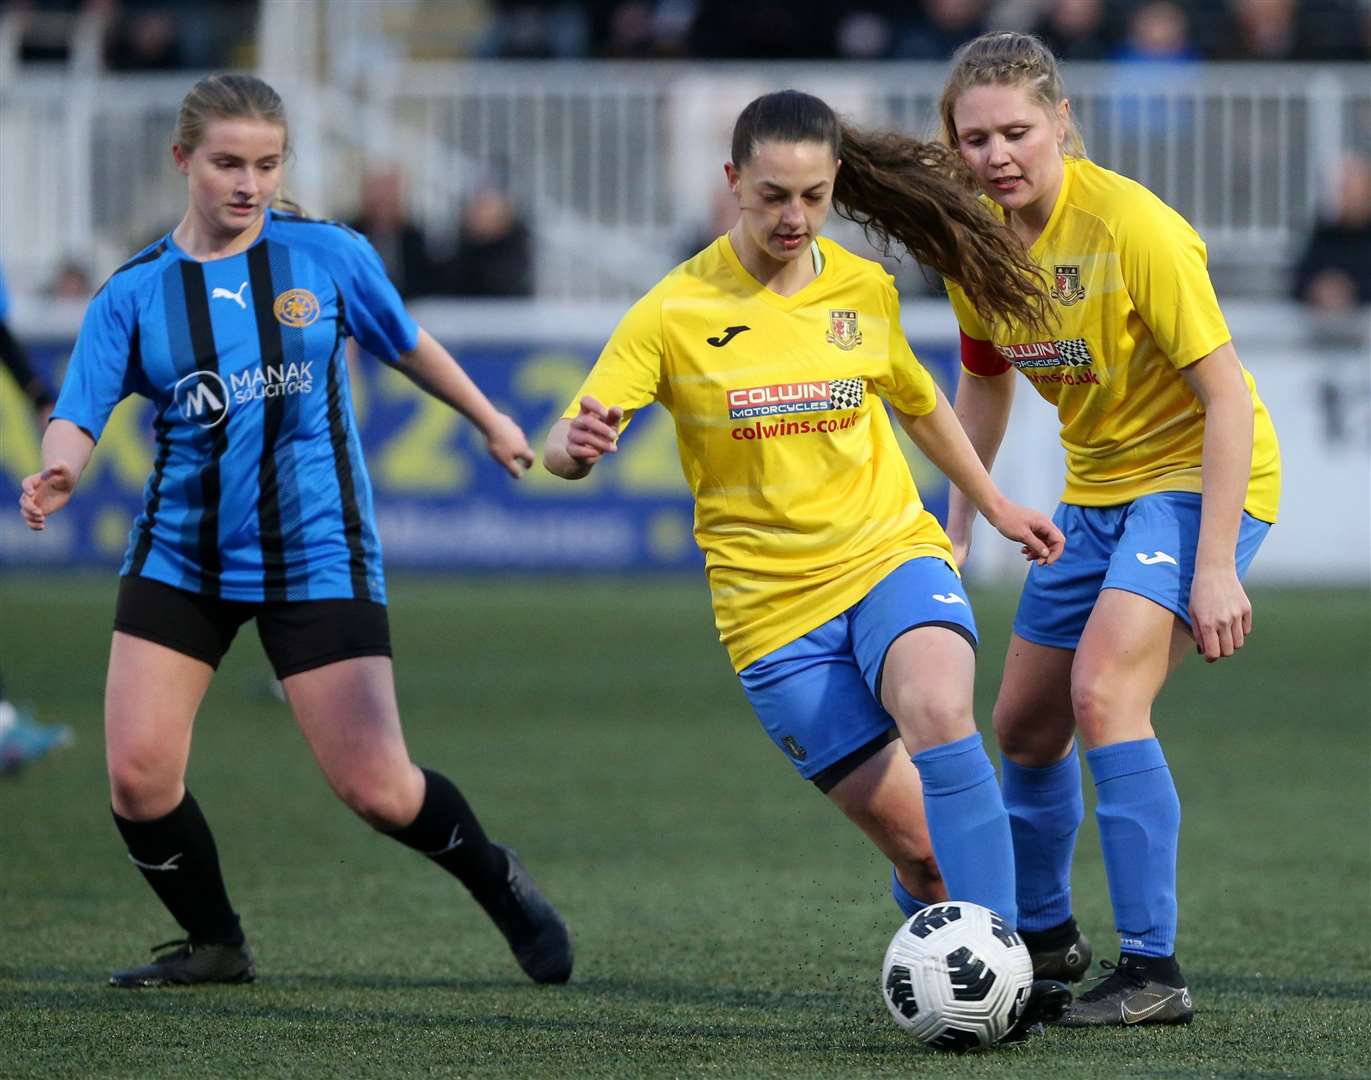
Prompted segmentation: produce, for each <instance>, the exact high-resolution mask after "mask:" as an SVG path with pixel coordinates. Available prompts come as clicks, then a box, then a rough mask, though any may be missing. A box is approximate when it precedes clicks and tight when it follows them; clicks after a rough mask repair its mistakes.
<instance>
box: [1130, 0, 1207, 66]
mask: <svg viewBox="0 0 1371 1080" xmlns="http://www.w3.org/2000/svg"><path fill="white" fill-rule="evenodd" d="M1199 58H1200V55H1199V52H1198V51H1197V50H1196V49H1195V47H1194V45H1193V44H1191V41H1190V22H1189V20H1188V19H1187V18H1186V14H1185V10H1184V9H1183V8H1182V7H1181V6H1180V5H1179V4H1176V3H1172V0H1150V2H1149V3H1146V4H1143V5H1142V6H1141V7H1139V8H1138V9H1137V10H1136V11H1134V12H1133V14H1132V16H1131V17H1130V18H1129V20H1128V35H1127V37H1126V38H1125V39H1124V43H1123V45H1122V46H1121V47H1120V48H1119V49H1117V50H1116V51H1115V53H1114V59H1116V60H1121V61H1124V62H1126V63H1144V64H1168V65H1169V64H1184V65H1189V64H1192V63H1193V62H1194V61H1196V60H1198V59H1199Z"/></svg>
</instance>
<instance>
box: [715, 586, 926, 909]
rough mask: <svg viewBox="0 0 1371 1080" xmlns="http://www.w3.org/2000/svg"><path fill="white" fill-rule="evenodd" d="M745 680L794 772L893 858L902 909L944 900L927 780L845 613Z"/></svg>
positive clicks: (758, 665) (757, 665)
mask: <svg viewBox="0 0 1371 1080" xmlns="http://www.w3.org/2000/svg"><path fill="white" fill-rule="evenodd" d="M738 677H739V679H740V680H741V682H742V685H743V690H744V691H745V692H746V694H747V698H748V701H749V703H750V704H751V705H752V709H753V711H754V712H755V713H756V715H757V719H758V720H760V721H761V724H762V727H763V728H764V729H765V730H766V733H767V735H768V736H770V738H771V740H772V742H774V743H775V744H776V747H777V749H779V750H780V751H781V752H782V753H784V754H785V755H786V757H787V758H788V759H789V760H790V763H791V764H792V765H793V766H794V768H795V771H796V772H798V773H799V774H800V776H802V777H803V778H804V779H806V780H809V781H810V782H812V783H813V784H814V786H815V787H817V788H818V789H819V791H821V792H823V793H824V794H825V795H827V796H828V798H829V799H830V800H832V802H833V804H834V805H835V806H837V807H838V809H840V810H841V811H842V812H843V813H844V814H845V815H846V816H847V817H848V818H849V819H850V820H851V821H852V822H853V823H854V824H855V825H856V826H857V827H858V828H860V829H861V830H862V832H864V833H865V834H866V835H867V836H868V837H869V838H870V839H871V841H872V842H873V843H874V844H875V845H876V847H877V848H878V849H880V851H881V852H882V853H883V854H884V855H885V856H886V857H887V858H888V859H890V861H891V864H892V867H893V869H892V873H891V892H892V895H893V896H894V899H895V902H896V904H897V905H898V906H899V908H900V910H901V911H902V912H903V913H904V914H906V915H912V914H913V913H914V912H915V911H917V910H918V909H919V908H921V907H923V906H925V905H926V904H928V903H931V902H933V901H936V900H942V899H945V898H946V895H947V894H946V891H945V890H944V888H943V883H942V879H941V876H940V875H939V873H938V869H937V863H936V862H935V860H934V858H933V847H932V844H931V843H930V841H929V838H928V829H927V826H926V824H925V821H924V810H923V796H922V788H921V785H920V784H919V774H918V772H917V771H916V770H915V768H914V766H913V764H912V763H911V762H910V760H909V755H908V752H907V751H906V750H905V749H904V746H903V744H902V743H901V742H900V741H899V734H898V731H897V730H896V728H895V722H894V720H893V719H891V717H890V714H889V713H887V712H886V711H885V710H884V709H882V708H881V706H880V704H879V703H878V702H877V700H876V698H875V697H874V696H873V695H872V693H871V690H870V688H869V687H868V686H867V684H866V681H865V680H864V678H863V676H862V672H861V669H860V668H859V667H858V665H857V663H856V661H855V659H854V658H853V656H852V649H851V642H850V638H849V633H848V616H847V614H846V613H844V614H843V615H839V616H836V617H835V618H833V619H830V620H829V621H828V622H827V623H824V624H823V625H822V626H819V627H816V628H815V629H814V630H812V631H810V632H809V633H808V634H805V635H804V636H803V637H801V638H798V639H796V640H795V641H792V642H790V643H788V644H786V645H783V646H781V647H780V648H779V649H776V650H774V651H773V652H771V653H769V654H767V655H766V656H763V657H762V658H760V659H759V660H756V661H754V662H753V663H751V664H749V665H748V666H747V667H745V668H744V669H743V670H742V671H740V672H739V673H738Z"/></svg>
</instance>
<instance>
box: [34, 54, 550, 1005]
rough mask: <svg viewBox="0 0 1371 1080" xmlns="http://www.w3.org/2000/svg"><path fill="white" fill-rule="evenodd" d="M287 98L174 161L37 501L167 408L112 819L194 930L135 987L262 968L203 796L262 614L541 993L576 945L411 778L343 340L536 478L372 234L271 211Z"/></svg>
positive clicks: (240, 94)
mask: <svg viewBox="0 0 1371 1080" xmlns="http://www.w3.org/2000/svg"><path fill="white" fill-rule="evenodd" d="M288 147H289V142H288V129H287V125H286V118H285V112H284V108H283V106H282V103H281V99H280V98H279V97H278V96H277V94H276V93H275V91H273V90H272V89H271V88H270V87H269V86H267V85H266V84H265V83H264V82H262V81H261V80H259V79H256V78H253V77H251V76H246V75H214V76H210V77H209V78H207V79H204V80H202V81H201V82H199V83H197V84H196V85H195V86H194V87H193V88H192V89H191V90H190V92H189V93H188V94H187V95H186V97H185V100H184V101H183V102H182V105H181V110H180V115H179V118H178V122H177V131H176V135H175V140H174V144H173V147H172V153H173V157H174V159H175V162H176V166H177V168H178V169H179V170H180V171H181V172H182V173H183V174H184V175H185V176H186V180H187V186H188V192H189V200H188V202H189V205H188V208H187V210H186V214H185V216H184V218H183V219H182V220H181V223H180V224H179V225H177V226H176V228H175V229H174V230H172V232H171V233H169V234H168V235H167V236H165V237H163V238H162V239H161V240H159V241H157V242H156V243H155V244H153V245H151V246H150V247H148V248H147V249H145V250H144V251H142V252H140V253H139V254H138V255H137V256H136V257H134V258H133V259H131V260H130V261H129V262H127V263H125V264H124V265H123V266H122V267H120V268H119V269H118V270H117V271H115V273H114V275H113V276H112V277H111V278H110V279H109V280H108V281H107V282H106V283H105V285H104V287H103V288H102V289H101V290H100V292H99V293H98V294H97V295H96V297H95V299H94V300H93V301H92V302H91V305H90V309H89V310H88V312H87V314H86V318H85V321H84V323H83V325H82V328H81V334H80V337H79V339H78V341H77V343H76V348H75V351H74V352H73V353H72V357H71V361H70V364H69V366H68V369H67V374H66V379H65V381H64V383H63V385H62V389H61V392H60V394H59V397H58V401H57V406H56V408H55V410H54V413H53V419H52V422H51V424H50V425H49V427H48V430H47V433H46V435H45V437H44V440H43V465H44V468H43V471H42V472H41V473H38V474H35V475H34V476H30V477H28V478H27V479H25V481H24V483H23V495H22V497H21V500H20V505H21V509H22V512H23V515H24V517H25V520H26V521H27V523H28V524H29V526H30V527H31V528H34V529H41V528H43V525H44V522H45V519H46V517H47V515H49V514H51V513H53V512H55V511H57V510H59V509H61V507H62V506H64V505H65V504H66V502H67V500H68V499H69V498H70V496H71V494H72V491H73V489H74V488H75V487H76V485H77V482H78V481H79V480H80V477H81V472H82V470H83V469H84V468H85V466H86V464H87V462H88V461H89V459H90V456H91V452H92V450H93V449H94V447H95V443H96V441H97V440H98V439H99V437H100V433H101V430H102V429H103V427H104V425H105V422H106V421H107V419H108V418H109V415H110V412H111V411H112V410H113V408H114V407H115V405H116V404H118V402H119V401H120V400H121V399H122V398H124V397H125V396H127V395H128V394H130V393H140V394H143V395H144V396H146V397H148V398H150V399H151V400H152V401H153V402H154V404H155V405H156V407H157V413H156V420H155V422H154V427H155V431H156V444H157V451H156V461H155V465H154V468H153V473H152V476H151V477H150V479H149V480H148V483H147V487H146V492H145V505H144V508H143V512H142V513H141V514H140V515H139V517H138V519H137V520H136V521H135V523H134V526H133V530H132V532H131V535H130V542H129V548H128V552H127V554H126V555H125V558H124V564H123V568H122V570H121V571H120V573H121V575H122V577H121V582H120V589H119V599H118V605H117V610H116V614H115V624H114V625H115V632H114V639H113V644H112V647H111V650H110V663H109V674H108V681H107V684H106V691H105V730H106V750H107V758H108V769H109V777H110V788H111V795H112V803H113V811H114V820H115V824H116V825H117V826H118V828H119V832H120V834H121V835H122V836H123V838H124V841H125V843H126V844H127V846H128V849H129V857H130V858H131V859H132V860H133V862H134V863H135V865H137V866H138V867H139V868H140V869H141V870H142V872H143V874H144V876H145V877H146V879H147V881H148V883H149V884H150V885H151V886H152V888H153V890H154V891H155V892H156V893H157V896H158V898H159V899H160V900H161V901H162V902H163V904H165V905H166V907H167V909H168V910H169V911H170V912H171V914H172V916H173V917H174V918H175V919H176V921H177V922H179V923H180V924H181V926H182V927H183V928H184V930H185V932H186V940H185V941H184V942H178V943H176V944H178V945H179V946H180V947H179V948H178V949H176V950H175V951H174V952H171V953H163V954H162V955H160V956H159V957H158V958H157V959H156V960H155V961H154V962H152V963H150V964H148V965H146V966H143V967H138V968H134V969H132V970H129V971H120V972H116V973H115V974H114V975H113V976H112V978H111V982H112V983H113V984H114V985H116V986H122V987H147V986H163V985H170V984H186V983H200V982H246V981H249V980H251V979H252V978H253V977H254V975H255V968H254V964H253V960H252V956H251V953H250V952H249V950H248V947H247V944H246V940H245V937H244V935H243V932H242V929H241V928H240V925H239V919H238V916H237V914H236V913H235V911H234V909H233V907H232V906H231V905H230V903H229V898H228V893H227V890H226V888H225V886H224V882H223V879H222V876H221V874H220V869H219V861H218V856H217V853H216V849H215V844H214V839H213V837H212V835H211V833H210V830H209V826H208V824H207V823H206V821H205V818H204V816H203V815H202V814H201V812H200V809H199V807H198V805H197V804H196V802H195V799H194V798H193V797H192V796H191V794H190V792H189V791H187V790H186V787H185V783H184V777H185V770H186V763H187V759H188V757H189V753H190V741H191V727H192V723H193V721H194V717H195V713H196V710H197V708H198V707H199V704H200V701H201V699H202V698H203V696H204V694H205V691H206V689H207V688H208V686H209V682H210V679H211V678H212V676H213V674H214V670H215V668H216V667H217V666H218V663H219V661H220V659H221V658H222V656H223V654H224V653H225V652H226V651H227V649H228V647H229V644H230V642H231V641H232V639H233V637H234V634H235V633H236V631H237V630H238V628H239V627H240V626H241V625H242V624H243V623H245V622H246V621H248V620H249V619H254V618H255V619H256V621H257V631H258V634H259V636H260V637H261V639H262V643H263V646H264V647H265V649H266V652H267V655H268V657H269V659H270V660H271V662H272V665H273V667H274V668H275V671H276V674H277V677H278V678H280V679H281V681H282V684H283V687H284V690H285V694H286V698H287V700H288V702H289V704H290V707H291V709H292V711H293V712H294V715H295V719H296V721H297V723H298V724H299V725H300V729H301V731H302V732H303V734H304V736H305V739H306V740H307V742H308V743H309V746H310V749H311V750H312V751H313V753H314V756H315V758H316V760H317V761H318V763H319V766H320V768H321V769H322V770H323V772H324V775H325V777H326V778H327V780H328V782H329V784H330V786H331V787H332V788H333V790H334V791H335V792H336V793H337V794H338V796H339V797H340V798H341V799H342V800H343V801H344V802H345V803H347V805H348V806H350V807H351V808H352V809H353V810H354V811H355V812H356V813H357V814H358V815H360V816H361V817H362V818H363V819H364V820H366V821H367V822H368V823H369V824H370V825H372V826H373V827H374V828H376V829H378V830H380V831H381V832H384V833H386V834H387V835H390V836H392V837H394V838H395V839H396V840H399V841H400V842H401V843H403V844H405V845H407V846H408V847H411V848H414V849H415V850H417V851H419V852H422V853H423V854H425V855H427V856H429V857H430V858H431V859H432V860H433V861H434V862H436V863H437V864H438V865H439V866H441V867H442V868H443V869H445V870H447V871H448V872H449V873H451V874H453V875H454V876H455V877H457V878H458V879H459V880H460V881H461V882H462V884H464V885H465V886H466V887H467V888H468V889H469V890H470V891H471V893H472V895H473V896H474V897H475V898H476V900H477V901H478V902H479V903H480V905H481V906H482V907H483V908H484V909H485V911H486V912H487V913H488V914H489V915H490V917H491V918H492V920H493V921H494V922H495V924H496V925H497V926H498V927H499V928H500V930H501V932H502V933H503V934H504V936H505V938H506V940H507V941H508V942H509V945H510V947H511V949H512V950H513V951H514V954H515V956H516V958H517V959H518V961H519V964H520V966H521V967H523V969H524V971H525V972H526V973H527V974H528V975H529V976H530V977H531V978H533V979H534V980H536V981H538V982H564V981H565V980H566V979H567V978H568V977H569V976H570V973H571V964H572V951H571V941H570V937H569V936H568V934H567V930H566V925H565V923H564V922H563V921H562V919H561V917H560V915H558V913H557V911H556V910H555V909H554V908H553V907H552V905H551V904H549V903H548V902H547V900H546V899H545V898H544V897H543V896H542V895H541V894H540V893H539V892H538V890H537V889H536V887H535V886H534V884H533V882H532V880H531V878H530V877H529V876H528V873H527V871H525V870H524V869H523V867H522V865H521V864H520V863H519V861H518V860H517V859H516V858H515V857H514V855H513V853H512V852H510V851H509V850H508V849H507V848H504V847H502V846H501V845H499V844H496V843H494V842H492V841H490V840H489V839H488V838H487V837H486V834H485V832H484V830H483V829H482V827H481V824H480V823H479V822H478V821H477V819H476V816H475V815H474V813H473V812H472V810H471V808H470V807H469V806H468V805H467V803H466V800H465V799H464V798H463V797H462V795H461V793H460V792H459V791H458V789H457V788H456V787H455V786H454V785H453V784H452V782H451V781H449V780H448V779H447V778H445V777H444V776H442V775H441V774H440V773H437V772H434V771H431V770H428V769H420V768H418V767H417V766H415V765H414V764H413V763H412V762H411V761H410V759H409V754H408V751H407V750H406V748H405V741H404V736H403V733H402V731H401V727H400V718H399V712H398V709H397V706H396V701H395V685H394V676H393V673H392V668H391V660H390V654H391V653H390V634H389V627H388V623H387V619H386V607H385V603H386V593H385V583H384V579H383V576H382V571H381V552H380V545H379V543H378V541H377V535H376V526H375V523H374V521H373V512H372V501H371V488H370V482H369V480H368V478H367V472H366V466H365V464H364V462H363V460H362V453H361V446H360V442H359V439H358V435H357V427H356V422H355V420H354V418H353V414H352V407H351V401H350V397H349V391H348V372H347V365H346V361H345V358H344V352H345V350H344V339H345V338H347V337H353V338H355V339H356V340H357V341H358V343H359V344H360V345H362V346H363V347H364V348H365V349H366V350H367V351H368V352H370V353H371V354H373V355H374V356H377V357H379V358H381V359H382V360H384V361H386V362H387V363H390V364H393V365H394V366H395V367H397V368H398V369H399V370H401V371H403V372H404V373H405V374H406V375H407V376H408V377H409V378H411V379H412V380H413V381H414V382H415V383H416V384H418V385H419V386H420V387H421V388H422V389H424V390H425V391H426V392H428V393H429V394H432V395H433V396H434V397H436V398H438V399H439V400H440V401H443V402H445V403H446V404H448V405H450V406H452V407H453V408H454V409H456V410H458V411H459V412H461V413H462V414H463V415H465V416H466V417H467V418H468V419H469V420H471V422H472V423H473V424H475V425H476V426H477V427H478V428H479V429H480V431H481V433H482V434H483V435H484V437H485V439H486V444H487V448H488V450H489V451H490V454H491V456H492V457H493V458H494V459H495V460H496V461H498V462H499V463H500V464H501V465H502V466H503V467H504V468H505V469H506V470H507V471H508V472H509V473H510V475H511V476H514V477H518V476H520V475H521V474H522V472H523V470H524V468H525V467H527V466H528V465H529V464H531V463H532V460H533V457H532V452H531V451H530V449H529V446H528V442H527V440H526V439H525V437H524V433H523V432H522V431H521V430H520V429H519V427H518V425H517V424H516V423H515V422H514V421H513V420H511V419H510V418H509V417H508V416H505V415H503V414H501V413H499V412H497V411H496V410H495V408H494V407H493V406H492V405H491V404H490V402H489V401H488V400H487V399H486V397H485V395H483V394H482V393H481V391H480V390H479V389H478V388H477V387H476V385H475V384H474V383H473V382H472V381H471V379H470V378H468V377H467V375H466V374H465V373H464V372H463V371H462V369H461V368H460V367H459V366H458V365H457V363H456V362H455V361H454V360H453V359H452V357H451V356H450V355H449V354H448V353H447V351H446V350H445V349H443V347H442V346H441V345H439V344H438V343H437V342H436V341H434V340H433V338H431V337H430V336H429V335H428V334H427V333H425V332H424V331H423V330H422V329H420V328H419V327H418V326H417V325H416V324H415V323H414V321H413V320H412V319H411V318H410V316H409V315H408V314H407V313H406V311H405V309H404V307H403V305H402V304H401V302H400V299H399V296H398V295H397V294H396V292H395V289H394V288H393V287H392V286H391V284H390V282H389V281H388V280H387V279H386V276H385V272H384V270H383V269H382V267H381V262H380V259H379V258H378V257H377V255H376V253H375V251H374V250H373V249H372V248H371V246H370V245H369V244H368V243H367V242H366V240H365V239H364V238H363V237H361V236H360V235H359V234H357V233H355V232H353V231H352V230H350V229H348V228H346V227H344V226H341V225H338V224H335V223H333V222H326V221H315V220H310V219H308V218H305V217H302V216H299V215H298V214H290V213H282V212H280V211H278V210H276V209H272V208H271V206H272V203H273V200H274V199H275V196H276V193H277V192H278V190H279V187H280V184H281V174H282V168H283V166H284V163H285V160H286V157H287V155H288Z"/></svg>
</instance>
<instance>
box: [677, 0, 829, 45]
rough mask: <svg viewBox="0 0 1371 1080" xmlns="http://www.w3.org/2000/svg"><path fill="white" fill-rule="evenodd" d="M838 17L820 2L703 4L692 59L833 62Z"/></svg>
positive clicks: (706, 0) (693, 32)
mask: <svg viewBox="0 0 1371 1080" xmlns="http://www.w3.org/2000/svg"><path fill="white" fill-rule="evenodd" d="M837 20H838V14H837V12H836V11H835V10H834V8H833V6H832V5H829V4H825V3H819V2H818V0H752V2H751V3H739V2H738V0H699V4H698V7H697V8H696V13H695V21H694V23H692V24H691V28H690V39H689V41H690V55H691V56H694V57H698V58H701V59H710V60H725V59H729V60H734V59H736V60H793V59H832V58H833V57H834V56H836V55H837V32H836V27H837Z"/></svg>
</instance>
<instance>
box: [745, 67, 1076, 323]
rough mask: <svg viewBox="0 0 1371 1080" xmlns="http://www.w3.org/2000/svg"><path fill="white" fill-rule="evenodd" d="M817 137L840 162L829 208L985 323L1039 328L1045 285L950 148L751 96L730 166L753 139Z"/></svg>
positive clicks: (809, 106)
mask: <svg viewBox="0 0 1371 1080" xmlns="http://www.w3.org/2000/svg"><path fill="white" fill-rule="evenodd" d="M767 141H775V142H787V143H794V142H818V143H822V144H825V145H827V146H828V147H829V149H830V150H832V152H833V156H834V158H835V159H837V160H840V161H841V162H842V167H841V168H840V169H839V170H838V177H837V180H836V182H835V184H834V188H833V207H834V209H835V210H837V212H838V213H839V214H840V215H841V216H842V217H845V218H847V219H848V220H850V221H854V222H856V223H857V224H858V225H860V226H861V227H862V229H863V231H864V232H865V233H866V235H867V238H868V239H869V240H870V241H871V242H872V243H873V244H874V245H875V246H876V247H877V248H879V249H880V250H881V251H883V252H884V253H886V254H892V253H893V251H894V247H895V245H896V244H897V243H898V244H899V245H900V246H901V247H903V248H904V249H905V250H906V251H908V252H909V253H910V254H911V255H913V256H914V258H915V259H917V260H918V261H919V262H920V263H922V264H923V265H924V266H927V267H929V268H930V269H932V270H935V271H937V272H938V273H940V274H942V275H944V276H945V277H947V278H950V279H951V280H953V281H955V282H956V283H957V284H958V285H960V286H961V288H962V290H963V291H964V292H965V293H966V296H967V299H968V300H970V302H971V304H972V306H973V307H975V309H976V311H977V313H978V314H979V315H980V316H981V317H982V318H983V319H985V321H986V322H987V323H990V324H996V323H1001V322H1007V321H1012V322H1016V323H1019V324H1020V325H1022V326H1025V327H1031V328H1035V329H1046V328H1047V327H1048V326H1049V325H1050V324H1051V321H1052V316H1051V308H1050V306H1049V303H1048V297H1047V291H1046V290H1047V284H1046V282H1045V280H1044V279H1043V275H1042V272H1041V270H1039V268H1038V267H1037V266H1036V265H1034V264H1033V263H1032V262H1031V261H1030V260H1029V258H1028V256H1027V254H1026V252H1025V251H1024V248H1023V245H1022V244H1021V243H1020V242H1019V240H1018V238H1017V237H1015V236H1014V234H1013V233H1012V232H1010V231H1009V229H1008V228H1007V227H1006V226H1005V225H1004V224H1003V223H1002V222H1001V221H1000V220H999V219H998V218H997V217H995V215H994V214H992V213H991V212H990V210H989V209H988V208H987V207H986V206H985V205H984V204H983V203H982V202H981V201H980V199H978V198H977V197H976V192H975V183H974V181H973V179H972V177H971V174H970V172H969V171H968V170H967V168H966V166H965V164H964V163H963V162H962V160H961V156H960V155H959V154H957V153H956V151H954V150H952V149H950V148H949V147H946V146H942V145H939V144H938V143H926V142H920V141H919V140H917V139H914V138H912V137H910V136H908V135H904V134H901V133H899V132H894V131H863V130H861V129H859V128H856V127H854V126H852V125H851V124H849V123H847V122H846V121H844V120H841V119H839V117H838V116H837V114H836V113H834V112H833V110H832V109H831V108H829V106H828V105H827V104H826V103H825V102H823V101H821V100H820V99H819V98H816V97H814V96H812V95H810V94H805V93H801V92H800V91H798V90H782V91H779V92H777V93H774V94H765V95H763V96H762V97H759V98H757V99H756V100H755V101H753V102H751V103H750V104H749V105H748V106H747V108H745V109H744V110H743V111H742V113H741V114H740V115H739V117H738V121H737V123H736V124H735V125H734V128H733V143H732V152H733V164H734V165H735V166H736V167H741V166H742V165H743V164H745V163H746V162H747V161H749V160H751V158H752V156H753V154H755V153H756V148H757V144H759V143H761V142H767Z"/></svg>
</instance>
